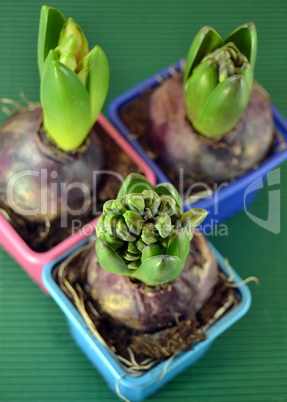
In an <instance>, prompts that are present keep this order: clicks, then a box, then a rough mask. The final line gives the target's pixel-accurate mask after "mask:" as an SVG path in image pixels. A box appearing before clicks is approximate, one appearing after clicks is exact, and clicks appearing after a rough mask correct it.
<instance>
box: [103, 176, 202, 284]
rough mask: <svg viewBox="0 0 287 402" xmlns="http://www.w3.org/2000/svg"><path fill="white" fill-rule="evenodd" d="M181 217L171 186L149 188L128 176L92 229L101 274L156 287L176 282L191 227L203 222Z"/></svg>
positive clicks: (197, 216)
mask: <svg viewBox="0 0 287 402" xmlns="http://www.w3.org/2000/svg"><path fill="white" fill-rule="evenodd" d="M206 214H207V212H206V211H205V210H202V209H199V208H194V209H192V210H190V211H188V212H185V213H183V210H182V203H181V200H180V197H179V194H178V192H177V191H176V189H175V188H174V186H173V185H172V184H170V183H165V184H159V185H157V186H156V187H154V186H152V185H151V184H150V183H149V182H148V181H147V180H146V179H145V178H144V177H143V176H141V175H139V174H136V173H132V174H130V175H129V176H128V177H127V178H126V180H125V182H124V183H123V185H122V187H121V189H120V191H119V193H118V196H117V198H116V199H115V200H109V201H107V202H106V203H105V204H104V207H103V215H102V216H101V217H100V219H99V221H98V223H97V226H96V232H97V240H96V253H97V256H98V260H99V263H100V265H101V266H102V268H104V269H105V270H107V271H109V272H113V273H116V274H120V275H123V276H129V277H132V278H134V279H137V280H139V281H141V282H143V283H145V284H146V285H149V286H155V285H159V284H161V283H165V282H168V281H170V280H172V279H174V278H175V277H177V276H178V275H179V274H180V272H181V269H182V267H183V265H184V263H185V260H186V258H187V256H188V254H189V251H190V241H191V239H192V237H193V232H194V227H195V226H197V225H199V224H200V223H201V222H202V221H203V220H204V218H205V217H206Z"/></svg>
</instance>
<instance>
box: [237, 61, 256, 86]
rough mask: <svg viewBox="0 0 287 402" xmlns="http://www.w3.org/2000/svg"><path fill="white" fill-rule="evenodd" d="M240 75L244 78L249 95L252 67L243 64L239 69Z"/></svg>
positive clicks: (251, 84)
mask: <svg viewBox="0 0 287 402" xmlns="http://www.w3.org/2000/svg"><path fill="white" fill-rule="evenodd" d="M240 74H241V75H242V76H243V77H245V79H246V83H247V85H248V88H249V91H250V93H251V91H252V88H253V68H252V66H251V65H250V64H249V63H248V64H243V66H242V67H241V69H240Z"/></svg>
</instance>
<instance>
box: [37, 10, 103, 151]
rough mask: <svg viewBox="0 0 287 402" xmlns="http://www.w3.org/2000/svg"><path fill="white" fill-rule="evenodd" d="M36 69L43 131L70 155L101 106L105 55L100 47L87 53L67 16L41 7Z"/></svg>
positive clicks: (87, 50)
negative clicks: (38, 74) (69, 152)
mask: <svg viewBox="0 0 287 402" xmlns="http://www.w3.org/2000/svg"><path fill="white" fill-rule="evenodd" d="M38 67H39V73H40V79H41V88H40V98H41V104H42V108H43V119H44V127H45V130H46V131H47V133H48V134H49V135H50V137H51V138H52V139H53V140H54V141H55V142H56V144H57V145H58V146H59V148H61V149H62V150H64V151H73V150H75V149H77V148H78V147H79V146H80V145H81V144H82V143H83V142H84V140H85V138H86V137H87V135H88V133H89V131H90V129H91V128H92V126H93V125H94V123H95V121H96V119H97V117H98V115H99V113H100V111H101V108H102V106H103V104H104V101H105V98H106V95H107V91H108V86H109V65H108V60H107V57H106V55H105V53H104V51H103V50H102V49H101V48H100V47H99V46H95V47H94V48H93V49H92V50H91V51H89V49H88V42H87V39H86V37H85V35H84V33H83V31H82V30H81V28H80V27H79V26H78V25H77V23H76V22H75V21H74V20H73V19H72V18H67V19H66V18H65V17H64V16H63V14H62V13H61V12H60V11H58V10H56V9H55V8H52V7H48V6H43V7H42V9H41V15H40V25H39V36H38Z"/></svg>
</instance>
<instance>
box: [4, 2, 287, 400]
mask: <svg viewBox="0 0 287 402" xmlns="http://www.w3.org/2000/svg"><path fill="white" fill-rule="evenodd" d="M41 4H42V3H41V2H40V1H32V0H30V1H20V0H16V1H15V0H14V1H6V0H4V1H3V0H0V38H1V40H0V97H11V98H16V99H17V98H18V93H19V89H23V90H24V92H25V94H26V96H27V97H28V98H29V99H30V100H33V101H36V100H38V98H39V96H38V86H39V80H38V72H37V65H36V43H37V28H38V17H39V10H40V6H41ZM49 5H51V6H54V7H57V8H59V9H61V11H62V12H63V13H64V14H65V15H66V16H73V17H74V18H75V19H76V20H77V22H78V23H79V24H80V25H81V26H82V27H83V29H84V31H85V32H86V35H87V37H88V39H89V41H90V44H91V45H92V44H100V45H101V46H102V47H103V48H104V50H105V51H106V53H107V55H108V58H109V60H110V65H111V84H110V92H109V97H108V100H107V103H106V105H107V104H108V102H109V101H110V100H111V99H112V98H113V97H115V96H116V95H118V94H120V93H121V92H122V91H123V90H125V89H127V88H129V87H130V86H132V85H134V84H136V83H137V82H138V81H140V80H142V79H144V78H146V77H148V76H150V75H151V74H153V73H154V72H156V71H157V70H159V69H162V68H164V67H165V66H166V65H168V64H170V63H172V62H173V61H176V60H177V59H179V58H181V57H182V56H184V55H185V54H186V51H187V49H188V48H189V45H190V41H191V39H192V38H193V36H194V35H195V33H196V32H197V31H198V29H199V28H200V27H201V26H202V25H207V24H208V25H211V26H214V27H215V28H216V29H217V30H218V31H219V32H220V33H222V35H227V34H228V33H229V32H230V31H231V30H232V29H234V28H235V27H236V26H238V25H240V24H242V23H244V22H247V21H249V20H253V21H255V23H256V25H257V29H258V35H259V49H258V58H257V66H256V78H257V80H258V81H260V82H261V84H262V85H264V87H265V88H266V89H267V90H268V91H269V92H270V94H271V95H272V99H273V101H274V103H275V104H276V105H277V106H278V108H279V109H280V110H281V112H282V113H283V114H285V115H287V105H286V92H287V78H286V77H287V73H286V65H287V25H286V19H287V18H286V17H287V3H286V1H284V0H282V1H278V0H277V1H273V2H269V1H264V2H263V1H262V0H261V1H259V0H241V2H238V1H236V2H235V1H229V2H227V1H226V0H224V1H223V0H220V1H212V0H209V1H203V0H201V1H191V0H186V1H183V0H182V1H180V0H179V1H177V2H176V1H175V0H173V1H170V0H165V1H159V0H153V1H152V0H146V1H142V2H140V1H135V0H134V1H131V0H122V1H116V0H112V1H111V0H106V1H104V0H102V1H95V0H94V1H88V0H82V1H80V2H78V3H76V2H72V1H70V2H65V1H52V2H51V3H50V4H49ZM105 110H106V109H105ZM105 110H104V111H105ZM1 119H3V116H1ZM273 189H280V191H281V214H280V220H281V233H280V234H279V235H275V234H273V233H270V232H268V231H266V230H264V229H262V228H260V227H259V226H257V225H256V224H255V223H254V222H252V221H251V220H250V219H249V218H248V217H247V216H246V215H245V214H243V213H242V214H240V215H238V216H236V217H234V218H232V219H230V220H229V221H228V222H227V226H228V237H219V236H213V238H212V241H213V243H214V244H215V246H217V247H218V249H219V250H220V251H221V252H222V254H223V255H225V256H228V258H229V260H230V263H231V264H232V265H233V266H234V267H235V269H236V270H237V271H238V272H239V273H240V275H241V276H242V277H247V276H250V275H256V276H258V277H259V278H260V280H261V286H256V285H254V284H251V285H250V288H251V291H252V294H253V303H252V307H251V310H250V312H249V313H248V315H247V316H245V317H244V318H243V319H242V320H241V321H240V322H238V323H237V324H236V325H234V326H233V327H232V328H231V329H230V330H229V331H227V332H226V333H225V334H223V335H222V336H221V337H220V338H219V339H218V340H217V341H216V343H215V344H214V345H213V346H212V348H211V349H210V351H209V352H208V354H207V355H206V356H205V357H204V358H203V359H202V360H201V361H200V362H198V363H197V364H196V365H194V366H193V367H191V368H189V369H187V370H186V371H185V372H183V373H182V374H181V375H180V376H178V377H177V378H176V379H174V380H173V381H172V382H170V383H169V384H168V385H167V386H166V387H165V388H164V389H162V390H160V391H159V392H158V393H157V394H155V395H154V396H152V397H151V398H150V401H166V400H170V401H174V400H181V401H183V402H185V401H192V402H195V401H216V402H221V401H222V402H235V401H238V402H241V401H252V402H253V401H260V402H261V401H274V402H275V401H287V296H286V295H287V290H286V289H287V279H286V278H287V273H286V271H287V225H286V223H287V211H286V208H285V205H286V204H287V164H286V163H285V164H284V165H283V166H282V167H281V184H280V185H279V186H278V185H277V186H275V187H274V188H272V190H273ZM270 190H271V188H270ZM249 210H250V212H252V213H253V214H254V215H256V216H258V217H261V218H262V219H267V211H268V193H267V189H265V190H264V191H263V192H261V194H260V195H259V196H258V197H257V199H256V202H255V203H254V204H253V206H252V207H251V208H250V209H249ZM279 213H280V211H277V214H279ZM116 400H117V398H116V397H115V396H114V395H113V394H112V393H111V392H110V391H109V390H108V388H107V386H106V384H105V382H104V380H103V379H102V378H101V377H100V375H99V374H98V373H97V371H96V370H95V369H94V368H93V367H92V365H91V364H90V363H89V362H88V360H87V359H86V358H85V357H84V355H82V353H81V351H80V350H79V349H78V348H77V346H76V345H75V344H74V342H73V340H72V338H71V337H70V335H69V332H68V329H67V326H66V322H65V319H64V316H63V315H62V313H61V312H60V311H59V309H58V308H57V306H56V305H55V303H54V302H53V300H51V299H50V298H49V297H47V296H44V295H43V294H42V293H41V292H40V290H39V289H38V288H37V287H36V285H34V284H33V283H32V282H31V281H30V280H29V278H28V277H26V275H25V274H24V273H23V272H22V270H21V269H20V268H19V266H18V265H17V264H16V263H15V262H13V261H12V259H11V258H10V257H9V256H7V254H6V253H5V252H3V251H2V250H0V401H1V402H2V401H3V402H4V401H5V402H6V401H116Z"/></svg>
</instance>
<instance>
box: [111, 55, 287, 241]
mask: <svg viewBox="0 0 287 402" xmlns="http://www.w3.org/2000/svg"><path fill="white" fill-rule="evenodd" d="M183 64H184V60H182V61H179V62H177V63H175V64H173V65H171V66H169V67H168V68H166V69H164V70H162V71H160V72H158V73H156V74H155V75H153V76H152V77H150V78H148V79H146V80H144V81H143V82H141V83H139V84H138V85H136V86H134V87H133V88H131V89H129V90H128V91H126V92H124V93H123V94H121V95H120V96H118V97H117V98H116V99H114V100H113V101H112V102H111V104H110V106H109V111H108V115H109V119H110V121H111V122H112V123H113V124H114V126H115V127H116V128H117V129H118V130H119V131H120V133H121V134H122V135H123V136H124V137H125V138H126V139H127V140H128V141H129V142H130V144H131V145H132V146H133V147H134V149H136V151H137V152H138V153H139V154H140V155H141V156H142V158H144V160H145V161H146V162H147V163H148V164H149V166H150V167H151V168H152V169H153V171H154V173H155V175H156V177H157V181H158V182H166V181H169V179H168V178H167V176H166V174H165V173H164V172H163V171H162V170H161V169H160V167H159V166H158V165H157V164H156V162H155V161H154V160H152V159H151V158H150V157H149V156H148V155H147V153H146V151H145V149H144V148H143V146H142V145H141V144H140V143H139V141H138V140H137V139H136V138H135V135H134V133H131V132H130V131H129V129H128V127H127V126H126V124H125V123H124V122H123V120H122V118H121V110H122V109H123V107H124V106H125V105H127V104H129V103H130V102H132V101H133V100H135V99H137V98H139V97H141V96H143V95H144V94H145V93H146V92H147V91H149V90H151V89H153V88H155V87H157V86H159V85H160V83H161V82H162V81H163V80H165V79H166V78H169V77H172V76H174V75H175V74H176V73H177V72H179V71H181V70H182V69H183ZM271 108H272V113H273V121H274V125H275V128H276V130H277V132H278V135H279V137H280V139H281V141H278V140H277V141H276V144H275V147H274V150H273V151H272V152H271V153H270V154H269V155H268V157H267V158H266V159H265V160H264V161H263V162H262V163H261V164H260V165H259V166H258V167H256V168H254V169H252V170H250V171H249V172H247V173H245V174H244V175H242V176H241V177H238V178H236V179H234V180H233V181H232V182H230V183H229V184H228V185H227V186H223V187H219V188H218V189H217V190H216V191H214V192H213V193H212V194H209V195H208V196H207V197H205V198H202V199H200V197H198V196H197V195H196V194H195V196H194V197H193V200H192V204H191V203H189V204H188V205H187V204H185V210H187V209H190V208H191V207H192V208H194V207H198V208H204V209H206V210H208V212H209V214H208V216H207V218H206V219H205V221H204V224H203V227H202V229H204V228H205V230H204V233H206V232H207V233H209V232H210V231H212V230H213V229H214V227H215V226H216V225H217V224H218V223H220V222H222V221H223V220H225V219H226V218H228V217H230V216H232V215H234V214H235V213H238V212H240V211H243V210H244V209H245V208H246V207H247V206H248V205H249V204H250V203H251V202H252V201H253V199H254V197H255V195H256V193H257V192H258V191H259V189H260V188H262V187H263V182H264V180H265V179H266V176H267V175H268V173H269V172H270V171H272V170H273V169H275V168H276V167H277V166H278V165H279V164H281V163H282V162H283V161H285V160H286V159H287V120H286V119H285V118H284V117H283V116H282V115H281V114H280V113H279V111H278V110H277V109H276V107H275V106H274V105H271Z"/></svg>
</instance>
